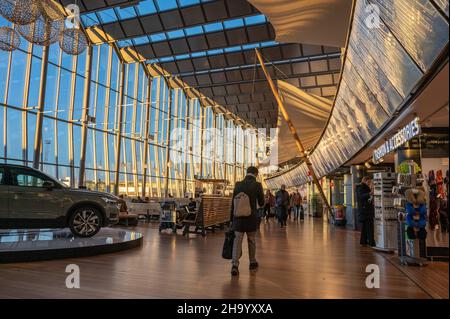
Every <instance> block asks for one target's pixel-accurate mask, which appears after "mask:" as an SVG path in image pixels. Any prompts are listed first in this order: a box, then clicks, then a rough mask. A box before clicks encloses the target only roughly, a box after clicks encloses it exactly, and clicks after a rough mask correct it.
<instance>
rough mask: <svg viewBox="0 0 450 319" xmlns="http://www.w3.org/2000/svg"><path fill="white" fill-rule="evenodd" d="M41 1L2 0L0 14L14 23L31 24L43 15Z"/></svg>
mask: <svg viewBox="0 0 450 319" xmlns="http://www.w3.org/2000/svg"><path fill="white" fill-rule="evenodd" d="M41 2H42V1H40V0H1V1H0V15H2V16H3V17H4V18H5V19H6V20H8V21H10V22H12V23H14V24H18V25H25V24H30V23H33V22H34V21H36V20H37V18H38V17H39V16H40V15H41Z"/></svg>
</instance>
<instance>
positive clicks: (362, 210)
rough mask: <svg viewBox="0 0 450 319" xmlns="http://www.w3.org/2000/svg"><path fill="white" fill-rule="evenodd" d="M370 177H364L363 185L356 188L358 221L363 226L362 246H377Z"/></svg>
mask: <svg viewBox="0 0 450 319" xmlns="http://www.w3.org/2000/svg"><path fill="white" fill-rule="evenodd" d="M371 185H372V183H371V180H370V177H367V176H365V177H363V179H362V180H361V184H359V185H358V186H356V199H357V201H358V219H359V222H360V225H361V239H360V241H359V242H360V244H361V245H363V246H365V245H369V246H375V240H374V234H373V232H374V230H373V228H374V218H375V210H374V206H373V201H372V195H373V190H372V187H371Z"/></svg>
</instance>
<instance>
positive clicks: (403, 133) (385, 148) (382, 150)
mask: <svg viewBox="0 0 450 319" xmlns="http://www.w3.org/2000/svg"><path fill="white" fill-rule="evenodd" d="M419 134H420V123H419V118H418V117H416V118H415V119H414V120H413V121H412V122H411V123H409V124H408V125H406V126H405V127H404V128H402V129H401V130H400V131H398V132H397V134H395V135H394V136H392V137H391V138H390V139H389V140H387V141H386V142H384V144H383V145H381V146H380V147H378V148H377V149H376V150H375V151H374V152H373V162H374V163H378V162H379V160H380V159H382V158H383V157H384V156H385V155H386V154H389V153H390V152H393V151H395V150H396V149H398V148H399V147H401V146H402V145H403V144H405V143H406V142H408V141H409V140H411V139H413V138H414V137H416V136H417V135H419Z"/></svg>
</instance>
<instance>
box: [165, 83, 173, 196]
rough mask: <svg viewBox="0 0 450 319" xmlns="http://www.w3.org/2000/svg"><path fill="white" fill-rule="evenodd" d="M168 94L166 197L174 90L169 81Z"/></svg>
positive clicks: (167, 194) (167, 192) (166, 193)
mask: <svg viewBox="0 0 450 319" xmlns="http://www.w3.org/2000/svg"><path fill="white" fill-rule="evenodd" d="M167 88H168V92H169V94H168V96H167V107H168V119H167V121H168V122H169V123H168V124H167V137H166V163H165V172H166V176H165V180H164V197H168V196H169V168H170V167H169V163H170V130H171V129H172V94H171V93H172V92H171V90H170V86H169V83H167Z"/></svg>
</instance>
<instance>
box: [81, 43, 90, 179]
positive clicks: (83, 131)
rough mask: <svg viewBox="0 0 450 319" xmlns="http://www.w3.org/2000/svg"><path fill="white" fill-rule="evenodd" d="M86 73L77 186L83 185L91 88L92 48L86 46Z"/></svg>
mask: <svg viewBox="0 0 450 319" xmlns="http://www.w3.org/2000/svg"><path fill="white" fill-rule="evenodd" d="M86 57H87V60H86V71H85V76H86V78H85V79H84V96H83V113H82V127H81V154H80V172H79V177H78V186H79V187H84V186H85V185H84V184H85V181H84V178H85V170H86V145H87V130H88V116H89V99H90V93H91V90H90V87H91V68H92V46H88V48H87V51H86Z"/></svg>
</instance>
